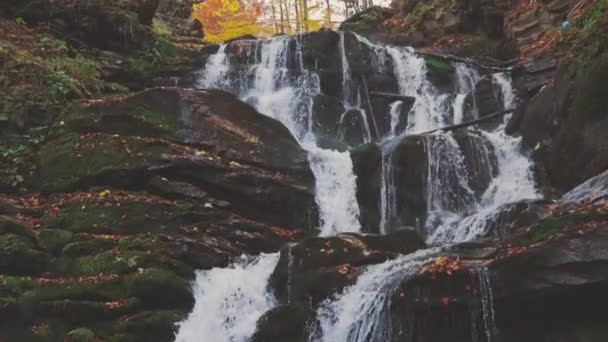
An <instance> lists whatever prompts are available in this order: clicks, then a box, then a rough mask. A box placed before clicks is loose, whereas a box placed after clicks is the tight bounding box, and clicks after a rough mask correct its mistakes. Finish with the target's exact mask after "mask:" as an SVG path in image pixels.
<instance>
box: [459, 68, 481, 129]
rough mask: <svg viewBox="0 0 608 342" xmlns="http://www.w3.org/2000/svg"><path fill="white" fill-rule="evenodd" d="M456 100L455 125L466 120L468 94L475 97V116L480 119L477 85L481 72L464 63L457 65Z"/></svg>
mask: <svg viewBox="0 0 608 342" xmlns="http://www.w3.org/2000/svg"><path fill="white" fill-rule="evenodd" d="M455 69H456V85H457V87H456V98H455V99H454V121H453V123H454V124H459V123H461V122H463V120H464V114H465V113H464V110H465V108H464V105H465V99H466V97H467V94H469V93H471V94H472V95H473V116H474V117H478V116H479V113H478V111H477V103H476V99H475V92H474V90H475V84H477V82H478V81H479V72H478V71H477V69H475V68H471V67H469V66H467V65H466V64H464V63H456V65H455Z"/></svg>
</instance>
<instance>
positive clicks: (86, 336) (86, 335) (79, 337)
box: [66, 328, 95, 342]
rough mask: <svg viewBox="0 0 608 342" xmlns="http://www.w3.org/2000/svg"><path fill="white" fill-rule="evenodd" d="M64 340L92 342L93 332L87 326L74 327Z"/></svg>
mask: <svg viewBox="0 0 608 342" xmlns="http://www.w3.org/2000/svg"><path fill="white" fill-rule="evenodd" d="M66 341H69V342H93V341H95V333H94V332H93V331H92V330H91V329H89V328H78V329H74V330H72V331H70V332H69V333H68V334H67V339H66Z"/></svg>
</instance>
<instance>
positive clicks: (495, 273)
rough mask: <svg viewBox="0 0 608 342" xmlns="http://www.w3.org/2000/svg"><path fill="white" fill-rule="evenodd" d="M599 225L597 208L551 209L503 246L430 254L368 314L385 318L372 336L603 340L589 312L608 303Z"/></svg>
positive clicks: (607, 239) (606, 236)
mask: <svg viewBox="0 0 608 342" xmlns="http://www.w3.org/2000/svg"><path fill="white" fill-rule="evenodd" d="M606 218H607V216H606V211H605V204H599V205H593V206H589V205H585V206H577V208H576V209H575V210H572V208H571V207H563V208H557V207H555V206H553V207H552V210H551V212H550V214H549V215H548V216H546V217H545V218H543V219H541V220H540V221H539V222H538V223H536V224H532V225H530V226H529V227H525V228H522V229H519V230H518V231H517V232H516V234H514V235H513V237H512V238H509V239H508V240H507V241H505V243H504V244H498V245H494V244H492V243H490V242H484V243H464V244H458V245H454V246H451V247H449V248H447V249H444V250H443V251H440V252H437V253H436V254H435V255H432V256H433V257H431V258H429V261H427V262H426V264H425V265H423V266H422V267H419V268H418V269H417V272H415V273H414V274H413V275H411V274H409V275H406V276H404V277H402V278H401V279H400V280H398V284H396V285H397V286H396V287H395V290H394V292H393V294H392V297H391V300H388V301H386V304H384V305H385V306H384V307H382V308H377V307H375V310H381V311H382V314H383V315H385V316H384V317H388V319H387V320H385V321H384V322H386V324H384V327H385V328H387V329H386V330H382V329H381V328H377V330H378V331H381V332H383V333H384V334H385V335H383V336H388V338H390V340H400V339H403V338H404V337H406V335H405V332H407V336H410V337H412V336H413V337H414V338H424V339H425V340H431V341H443V340H447V339H449V340H450V341H462V342H465V341H471V340H486V339H487V338H488V336H490V338H492V339H496V340H505V341H542V340H556V341H557V340H559V341H577V339H578V338H579V337H580V336H584V335H588V336H604V335H602V334H603V333H604V332H605V329H603V330H602V329H598V328H601V326H602V325H601V319H600V318H599V317H597V312H598V310H599V311H601V310H602V308H603V307H604V305H606V303H607V302H608V296H606V293H605V289H606V286H607V285H608V277H607V276H606V274H607V273H606V268H607V267H608V258H607V256H606V253H605V252H604V251H605V248H606V244H607V243H608V233H607V232H608V231H607V230H606V228H608V226H607V224H606V222H607V221H606ZM404 274H407V272H404ZM522 306H525V307H527V308H529V309H528V310H526V311H525V312H522V310H521V307H522ZM556 322H559V324H558V325H556ZM406 328H407V329H406ZM558 337H559V338H558ZM599 340H602V338H599V339H598V341H599Z"/></svg>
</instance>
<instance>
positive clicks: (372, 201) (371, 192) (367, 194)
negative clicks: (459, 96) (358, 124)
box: [350, 144, 382, 233]
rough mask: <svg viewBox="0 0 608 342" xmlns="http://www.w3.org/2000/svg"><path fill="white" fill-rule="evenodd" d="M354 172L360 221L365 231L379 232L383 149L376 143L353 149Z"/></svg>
mask: <svg viewBox="0 0 608 342" xmlns="http://www.w3.org/2000/svg"><path fill="white" fill-rule="evenodd" d="M350 157H351V159H352V161H353V172H354V174H355V175H356V176H357V202H358V203H359V211H360V214H359V222H361V227H362V230H363V231H364V232H368V233H372V232H379V229H378V225H379V222H380V187H381V184H380V182H381V172H382V170H381V168H379V167H378V166H379V165H381V163H382V151H381V150H380V148H379V147H378V145H376V144H365V145H361V146H358V147H357V148H355V149H352V150H351V152H350Z"/></svg>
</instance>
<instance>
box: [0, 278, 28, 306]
mask: <svg viewBox="0 0 608 342" xmlns="http://www.w3.org/2000/svg"><path fill="white" fill-rule="evenodd" d="M36 287H37V284H36V283H35V282H34V281H33V280H31V279H30V278H28V277H16V276H5V275H0V298H3V299H5V300H15V299H16V298H19V297H20V296H22V295H23V294H24V293H25V292H27V291H29V290H31V289H34V288H36Z"/></svg>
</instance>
